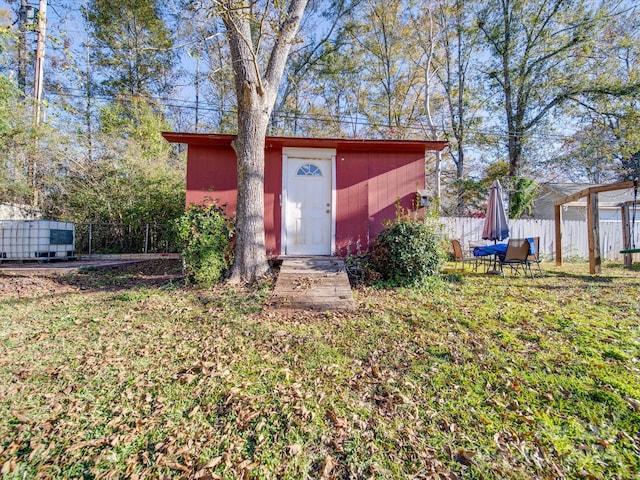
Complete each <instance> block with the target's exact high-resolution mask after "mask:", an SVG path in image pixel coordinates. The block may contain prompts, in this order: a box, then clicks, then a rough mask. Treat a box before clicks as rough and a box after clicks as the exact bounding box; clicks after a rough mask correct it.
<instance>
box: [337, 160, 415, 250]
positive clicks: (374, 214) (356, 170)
mask: <svg viewBox="0 0 640 480" xmlns="http://www.w3.org/2000/svg"><path fill="white" fill-rule="evenodd" d="M422 188H424V152H420V151H416V152H389V151H385V152H367V151H345V150H339V151H338V152H337V156H336V190H337V192H336V202H337V206H336V250H337V252H338V254H340V255H343V256H344V255H347V254H349V253H356V252H357V251H358V249H362V250H366V249H367V248H368V246H369V243H370V242H371V241H372V240H373V239H375V237H376V235H377V234H378V233H379V232H380V231H381V230H382V228H383V222H384V220H387V219H394V218H395V215H396V205H395V203H396V199H398V198H400V204H401V205H402V206H403V207H404V208H412V207H413V206H414V205H415V199H416V192H417V190H418V189H422Z"/></svg>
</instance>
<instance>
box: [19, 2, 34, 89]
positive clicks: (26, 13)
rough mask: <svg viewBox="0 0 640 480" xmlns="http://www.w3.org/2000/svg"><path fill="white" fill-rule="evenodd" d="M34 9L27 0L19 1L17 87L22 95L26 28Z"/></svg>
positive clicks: (24, 78)
mask: <svg viewBox="0 0 640 480" xmlns="http://www.w3.org/2000/svg"><path fill="white" fill-rule="evenodd" d="M33 15H34V10H33V7H32V6H30V5H28V4H27V0H21V1H20V10H19V11H18V36H19V40H18V87H19V88H20V92H22V95H23V96H26V92H27V57H28V56H29V55H28V53H27V30H28V29H29V26H31V24H32V23H33Z"/></svg>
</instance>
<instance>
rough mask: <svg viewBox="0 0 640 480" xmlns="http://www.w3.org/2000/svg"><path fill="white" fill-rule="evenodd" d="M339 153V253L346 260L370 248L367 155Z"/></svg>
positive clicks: (337, 184)
mask: <svg viewBox="0 0 640 480" xmlns="http://www.w3.org/2000/svg"><path fill="white" fill-rule="evenodd" d="M336 153H337V154H336V252H337V253H338V254H339V255H341V256H345V255H348V254H354V253H357V252H358V251H360V250H366V249H367V248H368V245H369V219H368V216H369V214H368V208H367V198H368V189H369V182H368V165H367V164H368V153H367V152H358V151H341V150H338V151H337V152H336Z"/></svg>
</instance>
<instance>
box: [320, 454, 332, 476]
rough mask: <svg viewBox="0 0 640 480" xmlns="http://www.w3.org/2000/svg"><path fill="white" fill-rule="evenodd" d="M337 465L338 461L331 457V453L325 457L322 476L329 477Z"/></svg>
mask: <svg viewBox="0 0 640 480" xmlns="http://www.w3.org/2000/svg"><path fill="white" fill-rule="evenodd" d="M335 466H336V462H335V460H334V459H333V458H331V456H330V455H327V456H326V457H324V460H323V462H322V474H321V475H320V477H321V478H328V477H329V475H331V470H333V469H334V467H335Z"/></svg>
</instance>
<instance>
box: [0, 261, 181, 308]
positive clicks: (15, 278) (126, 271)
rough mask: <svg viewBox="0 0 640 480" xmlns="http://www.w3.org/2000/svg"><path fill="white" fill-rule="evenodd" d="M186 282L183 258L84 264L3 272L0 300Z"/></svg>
mask: <svg viewBox="0 0 640 480" xmlns="http://www.w3.org/2000/svg"><path fill="white" fill-rule="evenodd" d="M184 285H185V280H184V275H183V273H182V263H181V261H180V260H174V259H162V260H150V261H144V262H137V263H133V264H132V263H127V264H120V265H110V266H109V267H108V268H92V267H86V268H82V269H80V270H78V271H76V272H73V273H64V274H43V273H42V272H35V271H34V272H33V273H31V272H29V271H28V270H25V271H23V272H20V273H15V272H14V273H10V272H7V273H0V304H2V303H5V304H6V303H11V302H13V301H24V300H39V299H42V298H45V297H46V298H51V297H55V296H60V295H69V294H73V293H80V292H83V291H87V292H96V291H105V292H115V291H119V290H134V289H141V288H153V287H156V288H157V287H167V288H180V287H183V286H184Z"/></svg>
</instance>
